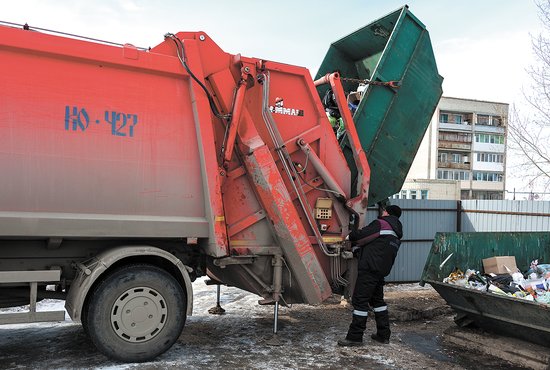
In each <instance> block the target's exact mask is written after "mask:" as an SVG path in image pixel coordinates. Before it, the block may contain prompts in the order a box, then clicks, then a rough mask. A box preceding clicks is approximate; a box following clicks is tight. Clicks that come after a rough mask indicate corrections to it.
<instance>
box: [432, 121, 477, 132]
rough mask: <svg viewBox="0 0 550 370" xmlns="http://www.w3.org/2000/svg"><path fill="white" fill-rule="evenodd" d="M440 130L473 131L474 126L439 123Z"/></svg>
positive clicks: (465, 123) (463, 123)
mask: <svg viewBox="0 0 550 370" xmlns="http://www.w3.org/2000/svg"><path fill="white" fill-rule="evenodd" d="M439 128H440V129H443V130H452V131H472V126H471V125H470V124H469V123H467V122H462V123H448V122H439Z"/></svg>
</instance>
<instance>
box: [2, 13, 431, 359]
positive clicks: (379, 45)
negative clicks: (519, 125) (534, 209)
mask: <svg viewBox="0 0 550 370" xmlns="http://www.w3.org/2000/svg"><path fill="white" fill-rule="evenodd" d="M0 67H1V68H0V69H1V70H2V73H0V83H1V85H2V89H1V91H0V101H2V104H1V106H0V148H1V149H0V168H1V169H2V176H3V182H2V187H1V188H0V307H9V306H15V305H21V304H26V303H28V302H29V297H30V301H31V305H30V307H31V312H29V313H17V314H10V315H0V323H6V322H10V323H13V322H23V321H44V320H52V321H53V320H59V317H64V316H63V315H64V314H63V312H61V313H59V312H56V313H44V312H35V311H33V310H34V308H35V303H36V300H37V299H42V298H46V297H55V298H61V299H66V308H67V311H68V312H69V315H70V316H71V318H72V319H73V320H74V321H81V322H82V324H83V326H84V328H85V329H86V332H87V333H88V334H89V335H90V338H91V340H92V341H93V343H94V344H95V345H96V347H97V348H99V349H100V350H101V351H102V352H103V353H105V354H106V355H108V356H111V357H113V358H116V359H118V360H123V361H145V360H148V359H151V358H154V357H155V356H157V355H158V354H160V353H162V352H164V351H166V350H167V349H168V348H169V347H170V346H171V345H172V344H173V343H174V342H175V341H176V339H177V338H178V337H179V334H180V332H181V330H182V328H183V326H184V323H185V318H186V314H191V312H192V303H193V294H192V286H191V281H193V280H194V279H195V278H197V277H200V276H204V275H207V276H209V277H210V278H211V281H213V282H214V283H218V284H227V285H232V286H236V287H239V288H242V289H244V290H247V291H250V292H253V293H255V294H258V295H259V296H260V297H261V298H262V301H261V303H264V304H273V305H274V307H275V308H274V311H275V323H276V317H277V309H278V307H279V304H290V303H310V304H315V303H319V302H321V301H323V300H325V299H326V298H327V297H329V296H330V295H331V294H332V293H333V292H340V291H342V289H343V288H344V287H345V286H346V285H347V283H348V281H347V279H346V277H347V275H346V271H347V269H348V261H349V258H350V256H351V253H350V252H349V251H347V250H345V242H344V238H345V237H346V235H347V234H348V233H349V231H350V230H351V229H354V228H358V227H362V226H364V225H366V224H367V222H368V220H367V219H366V214H367V213H366V210H367V206H368V204H373V203H375V202H378V201H380V200H383V199H384V198H385V197H387V196H389V195H391V194H393V193H395V192H397V190H398V189H399V188H400V187H401V185H402V183H403V180H404V177H405V174H406V172H407V171H408V168H409V166H410V164H411V161H412V159H413V157H414V153H415V152H416V150H417V148H418V146H419V145H420V142H421V140H422V137H423V135H424V132H425V130H426V128H427V126H428V124H429V121H430V118H431V115H432V113H433V111H434V109H435V106H436V105H437V101H438V99H439V97H440V96H441V82H442V78H441V77H440V76H439V75H438V73H437V69H436V66H435V61H434V56H433V53H432V49H431V45H430V41H429V36H428V32H427V30H426V28H425V26H424V25H423V24H422V23H421V22H420V21H418V20H417V19H416V18H415V17H414V16H413V15H412V14H411V13H410V11H409V10H408V8H407V7H403V8H401V9H399V10H397V11H396V12H393V13H391V14H390V15H388V16H386V17H384V18H381V19H379V20H377V21H375V22H373V23H371V24H369V25H367V26H366V27H364V28H362V29H360V30H358V31H356V32H355V33H353V34H352V35H350V36H348V37H345V38H343V39H342V40H340V41H338V42H336V43H334V44H333V46H332V47H331V48H330V49H329V52H328V54H327V57H326V58H325V61H324V62H323V64H322V67H321V70H320V71H319V76H321V77H322V78H320V79H318V80H317V81H315V82H314V81H313V79H312V78H311V75H310V72H309V71H308V70H307V69H306V68H303V67H297V66H293V65H288V64H282V63H277V62H274V61H267V60H262V59H258V58H248V57H244V56H241V55H240V54H236V55H234V54H229V53H226V52H224V51H223V50H222V49H221V48H220V47H219V46H218V45H217V44H216V43H215V42H214V41H213V40H212V39H211V38H209V37H208V35H207V34H205V33H204V32H180V33H177V34H166V35H165V39H164V41H163V42H162V43H160V44H159V45H157V46H155V47H153V48H152V49H147V50H145V49H139V48H136V47H134V46H132V45H129V44H125V45H119V46H114V45H112V44H105V43H102V42H97V41H93V40H92V41H90V40H83V39H80V38H74V37H66V36H59V35H57V34H52V33H51V32H46V31H45V30H40V29H33V27H29V26H27V25H25V26H24V27H14V26H13V24H11V25H9V26H0ZM342 81H344V84H343V85H342V83H341V82H342ZM388 81H394V82H393V83H390V82H388ZM323 84H329V85H330V87H331V88H332V89H333V90H334V93H335V95H336V100H337V102H338V106H337V109H338V110H339V112H340V113H341V115H342V117H343V126H344V136H343V137H342V140H341V142H339V141H338V140H337V138H336V136H335V135H334V132H333V130H332V127H331V126H330V123H329V120H328V119H327V116H326V113H325V107H323V105H322V102H321V99H320V96H319V94H321V95H322V94H323V91H322V89H323V88H325V87H326V85H325V87H323ZM360 84H367V88H366V90H365V91H364V94H363V97H362V99H361V100H360V103H359V106H358V107H357V109H356V111H355V112H354V115H353V116H352V114H351V111H350V109H349V108H348V104H347V99H348V96H349V94H351V93H352V92H354V91H357V90H358V87H359V85H360ZM316 87H318V88H319V89H320V90H319V91H317V90H316ZM346 158H347V159H346ZM369 164H370V165H369ZM382 184H384V185H382ZM46 285H55V286H56V289H55V291H51V290H46ZM25 294H28V297H25ZM59 315H61V316H59ZM276 328H277V327H276V324H275V325H274V330H276Z"/></svg>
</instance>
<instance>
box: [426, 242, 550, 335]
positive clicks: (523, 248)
mask: <svg viewBox="0 0 550 370" xmlns="http://www.w3.org/2000/svg"><path fill="white" fill-rule="evenodd" d="M451 254H452V255H451ZM449 256H451V257H450V258H449V259H448V261H447V262H446V263H445V264H444V265H443V266H441V264H442V263H443V262H444V261H445V260H446V259H447V258H448V257H449ZM493 256H515V257H516V263H517V266H518V268H520V269H521V270H525V269H526V268H527V267H528V266H529V263H530V262H531V261H532V260H533V259H537V258H538V259H539V261H544V262H547V261H550V233H547V232H523V233H520V232H515V233H506V232H500V233H489V232H487V233H437V234H436V237H435V240H434V243H433V245H432V249H431V251H430V254H429V255H428V259H427V261H426V265H425V266H424V272H423V274H422V280H421V284H424V283H428V284H430V285H432V286H433V287H434V289H435V290H436V291H437V292H438V293H439V294H440V295H441V297H443V298H444V299H445V300H446V301H447V303H448V304H449V305H450V306H451V307H452V308H453V309H454V310H455V311H456V313H457V316H456V318H455V321H456V323H457V325H459V326H465V325H468V324H472V323H473V324H475V325H477V326H479V327H481V328H484V329H486V330H488V331H493V332H495V333H499V334H504V335H509V336H514V337H517V338H521V339H524V340H527V341H530V342H533V343H537V344H540V345H544V346H550V306H549V305H544V304H539V303H533V302H528V301H524V300H521V299H516V298H509V297H506V296H500V295H496V294H493V293H489V292H481V291H477V290H473V289H468V288H462V287H460V286H456V285H450V284H445V283H443V282H442V281H443V279H444V278H445V277H447V276H448V275H449V274H450V273H451V271H452V270H453V269H454V268H455V267H458V268H460V269H461V270H463V271H465V270H466V269H467V268H470V269H475V270H479V271H483V269H482V259H483V258H488V257H493ZM440 266H441V267H440Z"/></svg>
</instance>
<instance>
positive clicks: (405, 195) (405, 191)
mask: <svg viewBox="0 0 550 370" xmlns="http://www.w3.org/2000/svg"><path fill="white" fill-rule="evenodd" d="M401 199H407V190H401Z"/></svg>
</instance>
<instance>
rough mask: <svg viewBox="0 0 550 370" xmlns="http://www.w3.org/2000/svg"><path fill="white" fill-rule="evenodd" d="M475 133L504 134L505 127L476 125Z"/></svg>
mask: <svg viewBox="0 0 550 370" xmlns="http://www.w3.org/2000/svg"><path fill="white" fill-rule="evenodd" d="M474 129H475V132H486V133H493V134H504V131H505V129H504V127H503V126H490V125H482V124H476V125H475V128H474Z"/></svg>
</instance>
